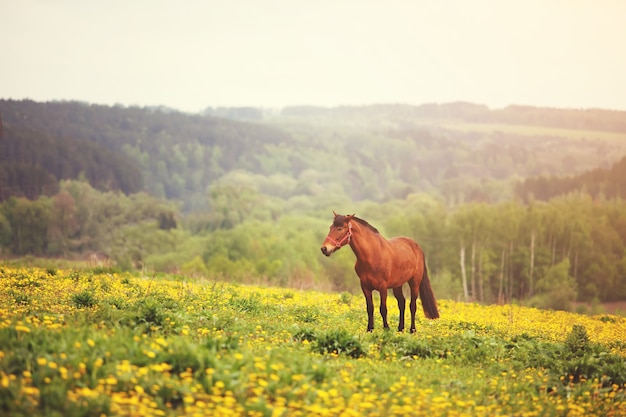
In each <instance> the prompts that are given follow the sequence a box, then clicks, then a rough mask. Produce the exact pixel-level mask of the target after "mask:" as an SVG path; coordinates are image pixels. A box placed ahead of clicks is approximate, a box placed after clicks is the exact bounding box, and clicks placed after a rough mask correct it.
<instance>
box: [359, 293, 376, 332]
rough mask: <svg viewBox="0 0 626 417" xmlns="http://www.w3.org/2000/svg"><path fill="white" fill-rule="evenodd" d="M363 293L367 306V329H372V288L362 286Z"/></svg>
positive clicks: (369, 330)
mask: <svg viewBox="0 0 626 417" xmlns="http://www.w3.org/2000/svg"><path fill="white" fill-rule="evenodd" d="M361 289H362V290H363V295H364V296H365V304H366V306H367V331H368V332H371V331H372V330H374V301H373V300H372V290H370V289H367V288H363V287H361Z"/></svg>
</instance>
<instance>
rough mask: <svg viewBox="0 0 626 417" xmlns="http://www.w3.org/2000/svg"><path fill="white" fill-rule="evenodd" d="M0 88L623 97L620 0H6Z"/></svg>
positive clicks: (92, 95) (1, 6)
mask: <svg viewBox="0 0 626 417" xmlns="http://www.w3.org/2000/svg"><path fill="white" fill-rule="evenodd" d="M0 42H1V43H2V47H1V48H0V98H4V99H24V98H29V99H33V100H36V101H49V100H79V101H85V102H88V103H96V104H107V105H113V104H122V105H126V106H130V105H138V106H152V105H165V106H169V107H173V108H176V109H179V110H182V111H188V112H197V111H201V110H203V109H205V108H206V107H209V106H210V107H217V106H257V107H271V108H280V107H283V106H287V105H321V106H338V105H360V104H374V103H405V104H416V105H419V104H423V103H446V102H451V101H468V102H473V103H479V104H486V105H488V106H489V107H491V108H501V107H504V106H507V105H509V104H525V105H534V106H549V107H566V108H592V107H597V108H607V109H619V110H626V1H624V0H588V1H587V0H520V1H512V0H490V1H488V0H407V1H402V0H397V1H395V0H389V1H382V0H378V1H371V0H357V1H352V0H330V1H327V0H310V1H302V0H239V1H238V0H230V1H228V0H224V1H222V0H205V1H200V0H187V1H186V0H176V1H169V0H164V1H159V0H107V1H98V0H0Z"/></svg>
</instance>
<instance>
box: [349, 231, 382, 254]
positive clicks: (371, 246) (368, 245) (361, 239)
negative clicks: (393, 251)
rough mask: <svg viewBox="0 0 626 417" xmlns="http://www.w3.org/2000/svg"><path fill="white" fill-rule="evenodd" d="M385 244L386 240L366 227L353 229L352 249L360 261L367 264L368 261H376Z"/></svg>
mask: <svg viewBox="0 0 626 417" xmlns="http://www.w3.org/2000/svg"><path fill="white" fill-rule="evenodd" d="M384 242H385V238H384V237H383V236H382V235H381V234H379V233H374V232H373V231H371V230H369V229H368V228H367V227H365V226H362V225H359V226H358V227H356V228H355V227H353V228H352V238H351V240H350V247H351V248H352V251H353V252H354V254H355V255H356V257H357V259H358V260H359V261H363V262H366V261H367V260H368V259H376V258H377V257H378V256H380V250H381V246H383V245H384Z"/></svg>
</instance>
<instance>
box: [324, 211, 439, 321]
mask: <svg viewBox="0 0 626 417" xmlns="http://www.w3.org/2000/svg"><path fill="white" fill-rule="evenodd" d="M333 214H334V215H335V219H334V220H333V224H332V225H331V226H330V231H329V232H328V236H327V237H326V239H325V240H324V243H323V244H322V253H323V254H324V255H326V256H330V255H332V254H333V252H335V251H337V250H339V249H340V248H341V247H343V246H345V245H348V244H349V245H350V247H351V248H352V251H353V252H354V254H355V255H356V264H355V265H354V269H355V271H356V273H357V275H358V276H359V279H360V280H361V289H362V290H363V295H365V303H366V305H367V318H368V319H367V331H368V332H371V331H372V330H373V329H374V302H373V301H372V291H374V290H377V291H378V292H379V293H380V315H381V316H382V318H383V326H384V328H385V329H389V323H388V322H387V290H388V289H389V288H391V289H392V290H393V294H394V295H395V296H396V299H397V300H398V308H399V309H400V320H399V323H398V331H399V332H401V331H403V330H404V310H405V298H404V294H403V293H402V285H404V283H407V282H408V284H409V288H410V289H411V303H410V305H409V306H410V309H411V333H414V332H415V310H416V309H417V296H418V292H419V296H420V297H421V299H422V308H423V309H424V315H425V316H426V317H427V318H429V319H436V318H438V317H439V311H438V310H437V302H436V301H435V296H434V295H433V290H432V289H431V287H430V280H429V279H428V271H427V270H426V262H425V257H424V252H423V251H422V248H421V247H420V246H419V245H418V244H417V243H416V242H415V241H413V240H412V239H409V238H407V237H395V238H393V239H389V240H387V239H385V238H384V237H383V236H382V235H381V234H380V233H379V232H378V230H376V228H375V227H373V226H372V225H370V224H369V223H368V222H366V221H365V220H363V219H359V218H358V217H355V216H354V214H351V215H347V216H343V215H340V214H337V213H335V212H334V211H333Z"/></svg>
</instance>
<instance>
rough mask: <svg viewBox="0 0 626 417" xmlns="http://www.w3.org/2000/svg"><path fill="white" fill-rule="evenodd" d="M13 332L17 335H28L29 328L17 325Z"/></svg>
mask: <svg viewBox="0 0 626 417" xmlns="http://www.w3.org/2000/svg"><path fill="white" fill-rule="evenodd" d="M15 330H16V331H17V332H18V333H19V332H21V333H30V328H28V327H26V326H24V325H22V324H17V325H16V326H15Z"/></svg>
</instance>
